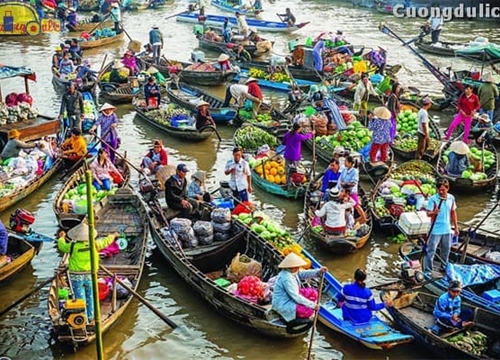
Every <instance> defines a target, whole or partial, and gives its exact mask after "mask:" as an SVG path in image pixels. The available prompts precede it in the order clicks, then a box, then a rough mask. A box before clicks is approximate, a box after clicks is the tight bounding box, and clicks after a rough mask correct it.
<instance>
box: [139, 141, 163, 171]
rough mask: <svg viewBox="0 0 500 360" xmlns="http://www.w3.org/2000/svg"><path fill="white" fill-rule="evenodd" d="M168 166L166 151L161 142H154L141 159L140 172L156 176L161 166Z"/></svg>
mask: <svg viewBox="0 0 500 360" xmlns="http://www.w3.org/2000/svg"><path fill="white" fill-rule="evenodd" d="M167 165H168V155H167V151H166V150H165V148H164V147H163V144H162V142H161V140H155V142H154V144H153V148H152V149H150V150H149V151H148V153H147V154H146V155H145V156H144V157H143V158H142V161H141V170H142V171H143V172H144V173H145V174H146V175H149V174H153V175H154V174H156V173H157V172H158V170H160V168H161V167H162V166H167Z"/></svg>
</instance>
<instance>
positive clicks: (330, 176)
mask: <svg viewBox="0 0 500 360" xmlns="http://www.w3.org/2000/svg"><path fill="white" fill-rule="evenodd" d="M339 178H340V171H338V172H333V170H332V169H328V170H326V171H325V175H324V176H323V184H322V185H321V191H323V192H326V190H328V184H329V183H330V181H335V182H337V181H338V180H339Z"/></svg>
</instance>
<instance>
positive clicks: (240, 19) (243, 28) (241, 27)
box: [235, 11, 249, 36]
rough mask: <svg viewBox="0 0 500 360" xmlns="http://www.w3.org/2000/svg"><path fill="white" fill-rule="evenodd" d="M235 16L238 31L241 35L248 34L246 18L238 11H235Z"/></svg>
mask: <svg viewBox="0 0 500 360" xmlns="http://www.w3.org/2000/svg"><path fill="white" fill-rule="evenodd" d="M235 16H236V22H237V23H238V33H239V34H241V35H243V36H248V35H249V29H248V24H247V20H246V19H245V17H244V16H243V15H241V13H240V12H239V11H236V12H235Z"/></svg>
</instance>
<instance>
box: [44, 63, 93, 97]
mask: <svg viewBox="0 0 500 360" xmlns="http://www.w3.org/2000/svg"><path fill="white" fill-rule="evenodd" d="M74 80H75V79H72V80H67V79H61V77H60V76H59V75H58V74H57V73H56V72H55V71H54V69H52V83H53V84H54V85H55V86H56V88H57V90H59V91H65V90H66V89H67V88H68V85H69V84H70V82H74ZM96 87H97V81H87V82H85V83H82V84H81V85H80V86H79V87H78V90H79V91H81V92H91V93H95V89H96Z"/></svg>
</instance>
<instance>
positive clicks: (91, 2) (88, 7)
mask: <svg viewBox="0 0 500 360" xmlns="http://www.w3.org/2000/svg"><path fill="white" fill-rule="evenodd" d="M97 10H99V1H97V0H82V1H80V3H79V4H78V11H86V12H90V11H97Z"/></svg>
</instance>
